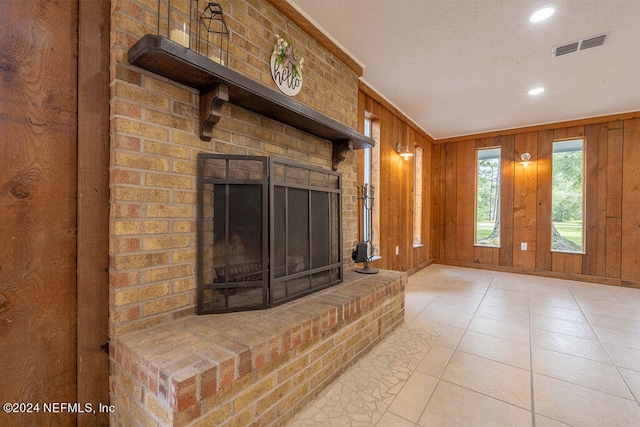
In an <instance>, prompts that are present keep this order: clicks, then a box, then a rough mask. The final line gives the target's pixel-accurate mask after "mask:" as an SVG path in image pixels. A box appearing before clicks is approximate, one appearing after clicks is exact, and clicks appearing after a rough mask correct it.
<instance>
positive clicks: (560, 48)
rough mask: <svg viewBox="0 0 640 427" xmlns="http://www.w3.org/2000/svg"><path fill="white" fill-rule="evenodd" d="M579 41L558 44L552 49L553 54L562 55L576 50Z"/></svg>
mask: <svg viewBox="0 0 640 427" xmlns="http://www.w3.org/2000/svg"><path fill="white" fill-rule="evenodd" d="M579 44H580V42H575V43H571V44H566V45H564V46H558V47H556V48H555V49H553V56H562V55H566V54H568V53H573V52H577V51H578V45H579Z"/></svg>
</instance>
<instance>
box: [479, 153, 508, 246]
mask: <svg viewBox="0 0 640 427" xmlns="http://www.w3.org/2000/svg"><path fill="white" fill-rule="evenodd" d="M490 150H493V151H496V150H497V152H498V155H497V157H496V159H497V160H498V168H497V182H498V192H497V194H498V198H497V202H496V203H497V204H496V208H495V214H496V215H500V206H501V204H502V203H501V202H502V147H501V146H499V145H496V146H490V147H481V148H476V152H475V153H476V154H475V175H474V178H475V186H474V205H473V207H474V212H473V219H474V221H473V245H474V247H482V248H500V247H501V242H502V240H501V238H502V222H501V223H500V227H499V229H498V232H499V241H498V244H496V245H490V244H486V243H479V242H478V172H479V164H478V163H479V160H481V159H480V157H479V153H480V152H481V151H490Z"/></svg>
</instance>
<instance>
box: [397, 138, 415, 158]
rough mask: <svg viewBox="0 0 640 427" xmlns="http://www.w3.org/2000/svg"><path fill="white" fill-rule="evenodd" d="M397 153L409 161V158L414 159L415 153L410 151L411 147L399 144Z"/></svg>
mask: <svg viewBox="0 0 640 427" xmlns="http://www.w3.org/2000/svg"><path fill="white" fill-rule="evenodd" d="M396 152H397V153H398V154H400V155H401V156H402V157H404V159H405V160H407V159H408V158H409V157H413V153H412V152H411V151H409V146H408V145H406V146H404V147H403V146H402V145H401V144H400V143H399V142H398V143H397V144H396Z"/></svg>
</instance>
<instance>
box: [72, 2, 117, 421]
mask: <svg viewBox="0 0 640 427" xmlns="http://www.w3.org/2000/svg"><path fill="white" fill-rule="evenodd" d="M78 6H79V21H80V24H79V27H78V36H79V45H78V48H79V52H78V74H79V75H78V213H77V217H78V250H77V263H78V265H77V281H78V290H77V292H78V293H77V305H78V320H77V323H78V335H77V336H78V338H77V340H78V351H77V368H76V369H77V378H78V388H77V393H78V394H77V401H78V402H90V403H92V404H93V405H94V407H95V406H97V405H98V403H105V402H108V401H109V357H108V355H107V353H106V352H105V351H104V349H103V348H102V346H103V345H104V344H105V343H106V342H107V341H108V328H109V321H108V319H109V278H108V274H107V271H108V266H109V257H108V253H109V215H108V212H109V33H108V32H107V31H102V29H104V28H109V12H110V4H109V1H107V0H100V1H92V2H86V1H85V2H78ZM77 424H78V426H108V425H109V414H108V413H104V412H103V413H97V414H93V413H84V412H81V413H79V414H78V419H77Z"/></svg>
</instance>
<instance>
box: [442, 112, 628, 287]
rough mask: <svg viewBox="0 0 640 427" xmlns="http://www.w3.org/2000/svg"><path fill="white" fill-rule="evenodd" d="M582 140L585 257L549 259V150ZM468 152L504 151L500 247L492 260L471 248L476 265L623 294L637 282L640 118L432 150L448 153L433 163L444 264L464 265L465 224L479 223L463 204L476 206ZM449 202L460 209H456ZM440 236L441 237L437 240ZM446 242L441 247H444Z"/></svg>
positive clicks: (517, 134) (445, 144)
mask: <svg viewBox="0 0 640 427" xmlns="http://www.w3.org/2000/svg"><path fill="white" fill-rule="evenodd" d="M608 119H609V120H611V118H608ZM591 123H593V122H591ZM582 137H585V139H586V145H585V162H586V169H585V185H586V190H585V199H584V203H585V217H584V227H585V249H586V253H585V254H574V253H562V252H553V253H552V252H551V164H552V148H553V145H552V144H553V141H554V140H561V139H571V138H582ZM492 142H493V143H492ZM465 144H466V145H467V146H468V147H475V148H481V147H488V146H491V145H495V146H500V147H501V149H502V170H501V200H500V204H501V209H500V222H501V232H500V234H501V243H500V246H501V247H500V249H499V250H498V249H496V250H495V252H494V254H495V256H496V257H495V258H492V256H491V252H490V251H489V250H488V249H487V248H474V249H473V262H475V263H481V264H485V265H490V264H491V263H492V262H497V263H499V265H501V266H507V267H518V268H522V269H526V270H538V271H553V272H557V273H558V274H572V275H586V276H592V277H602V278H606V279H617V280H619V279H621V278H622V282H621V284H623V285H625V286H626V285H629V284H630V283H631V284H634V283H637V282H638V281H639V280H640V256H639V255H638V253H639V250H640V249H638V248H640V208H638V206H640V119H639V118H636V119H625V120H624V121H623V120H622V119H621V120H617V121H609V122H604V121H603V122H602V123H595V124H588V125H585V126H582V125H581V126H572V127H562V126H558V127H557V128H548V127H547V128H545V129H541V130H538V131H536V132H527V133H521V132H515V133H514V134H511V135H505V136H500V137H495V139H494V140H493V141H492V138H481V139H471V138H470V139H468V140H464V141H459V140H458V141H448V142H443V143H442V144H437V145H436V146H435V147H434V150H439V151H440V152H441V153H442V152H444V154H443V155H444V159H443V160H441V161H440V162H437V161H435V160H434V161H433V162H432V165H433V166H434V170H433V171H432V173H433V175H434V176H433V180H432V183H433V185H434V187H435V186H437V185H441V188H442V189H441V190H439V191H435V190H433V193H432V197H433V200H434V204H435V203H439V201H436V200H435V199H436V198H437V197H438V194H439V192H441V193H444V194H442V196H441V198H442V197H444V199H445V201H444V203H443V205H444V206H443V207H444V209H443V210H442V208H440V209H434V210H433V211H432V213H433V214H434V218H433V224H434V225H433V231H434V234H433V236H432V237H433V240H432V241H433V244H432V245H433V246H432V247H433V248H436V247H437V246H438V245H440V246H439V247H440V248H443V247H444V254H441V255H440V258H443V259H447V260H451V261H459V262H465V263H466V262H468V261H467V259H468V256H467V252H466V251H467V250H468V249H469V248H471V246H472V243H467V244H465V243H464V242H465V241H466V240H468V239H467V238H465V237H464V236H465V233H466V230H467V223H468V221H469V220H470V221H474V220H475V212H474V211H469V209H468V208H465V207H464V206H463V204H462V203H460V202H459V201H460V200H464V199H465V198H469V200H470V201H471V200H475V181H473V182H472V183H471V184H470V185H468V184H467V179H468V178H467V177H466V175H465V173H464V172H463V171H462V170H461V169H463V168H469V164H468V162H467V161H466V160H465V159H466V157H468V154H464V153H466V152H467V151H468V150H469V148H468V147H464V146H463V145H465ZM524 151H528V152H530V153H531V154H532V157H533V159H534V161H535V163H534V164H533V165H531V166H530V167H529V168H527V169H526V171H525V169H524V168H523V167H522V166H521V165H519V164H518V163H517V161H518V160H519V156H520V154H521V153H522V152H524ZM441 155H442V154H441ZM474 161H475V157H474ZM474 169H475V168H474ZM474 179H475V175H474ZM441 180H443V181H444V183H442V182H441ZM469 187H471V188H473V191H474V192H473V193H469ZM452 195H455V196H456V197H457V201H458V202H456V203H452V201H451V198H452ZM436 212H437V215H438V218H439V219H438V220H436V218H435V215H436ZM452 218H455V220H452ZM467 218H469V220H468V219H467ZM443 228H444V231H442V229H443ZM438 230H439V231H438ZM438 232H440V233H441V235H437V234H436V233H438ZM442 239H444V243H440V242H441V241H442ZM521 242H527V244H528V250H527V251H526V252H525V251H521V250H520V243H521ZM434 258H438V252H437V251H434Z"/></svg>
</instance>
